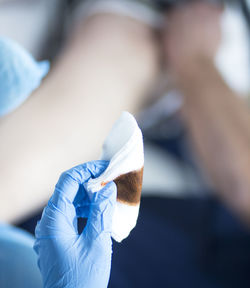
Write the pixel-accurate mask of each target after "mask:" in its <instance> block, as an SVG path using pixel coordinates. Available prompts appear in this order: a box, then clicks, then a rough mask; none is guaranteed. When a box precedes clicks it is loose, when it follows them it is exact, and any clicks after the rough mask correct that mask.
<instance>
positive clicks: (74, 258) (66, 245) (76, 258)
mask: <svg viewBox="0 0 250 288" xmlns="http://www.w3.org/2000/svg"><path fill="white" fill-rule="evenodd" d="M107 166H108V162H107V161H95V162H88V163H86V164H83V165H79V166H77V167H75V168H73V169H71V170H68V171H66V172H64V173H63V174H62V175H61V177H60V179H59V181H58V183H57V184H56V187H55V192H54V194H53V196H52V197H51V199H50V200H49V202H48V205H47V207H46V208H45V209H44V211H43V215H42V218H41V220H40V222H39V223H38V224H37V227H36V231H35V234H36V242H35V245H34V249H35V251H36V252H37V254H38V266H39V268H40V271H41V274H42V277H43V281H44V287H45V288H52V287H53V288H59V287H60V288H65V287H67V288H69V287H70V288H77V287H81V288H84V287H86V288H104V287H107V286H108V281H109V276H110V267H111V254H112V240H111V228H112V216H113V212H114V207H115V202H116V185H115V183H114V182H110V183H109V184H107V185H106V186H105V187H104V188H103V189H102V190H100V191H99V192H96V193H94V194H93V197H91V198H92V199H91V200H90V198H89V197H88V195H87V193H86V191H85V190H84V188H83V185H82V184H83V183H85V182H86V181H88V180H89V179H90V178H91V177H92V178H93V177H98V176H99V175H100V174H101V173H102V172H103V171H104V170H105V169H106V168H107ZM79 215H80V216H82V215H85V216H87V217H88V221H87V225H86V227H85V228H84V230H83V232H82V233H81V234H80V235H79V234H78V230H77V217H78V216H79Z"/></svg>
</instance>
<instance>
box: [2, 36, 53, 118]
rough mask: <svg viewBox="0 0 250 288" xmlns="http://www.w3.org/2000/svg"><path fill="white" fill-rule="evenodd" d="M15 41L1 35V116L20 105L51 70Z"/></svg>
mask: <svg viewBox="0 0 250 288" xmlns="http://www.w3.org/2000/svg"><path fill="white" fill-rule="evenodd" d="M49 67H50V65H49V62H48V61H41V62H37V61H35V59H34V58H33V57H32V56H31V55H30V54H29V52H28V51H26V50H25V49H24V48H23V47H21V46H20V45H19V44H18V43H16V42H15V41H13V40H11V39H8V38H5V37H0V117H1V116H3V115H6V114H8V113H9V112H11V111H13V110H14V109H16V108H17V107H18V106H20V105H21V104H22V103H23V102H24V101H25V100H26V99H27V98H28V97H29V95H30V94H31V93H32V91H34V90H35V89H36V88H37V87H38V86H39V85H40V83H41V80H42V78H43V77H44V76H46V74H47V73H48V71H49Z"/></svg>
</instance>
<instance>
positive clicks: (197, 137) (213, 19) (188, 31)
mask: <svg viewBox="0 0 250 288" xmlns="http://www.w3.org/2000/svg"><path fill="white" fill-rule="evenodd" d="M222 11H223V6H220V5H218V4H214V3H213V4H212V3H205V2H203V3H201V2H198V1H193V2H192V3H188V4H186V5H184V6H180V7H177V8H175V9H173V10H172V11H171V12H169V13H168V14H167V17H166V30H165V33H164V45H165V58H166V62H167V65H168V67H167V68H168V70H169V74H170V75H171V76H172V80H173V81H174V82H175V83H174V85H176V87H177V89H179V90H180V91H181V93H182V95H183V99H184V101H183V106H182V109H181V113H180V114H181V116H182V119H183V120H184V122H185V126H186V128H187V131H188V132H189V137H190V139H191V142H192V144H193V145H192V147H193V150H194V153H195V154H196V156H197V158H196V159H198V161H199V160H200V161H199V167H201V168H202V170H203V171H204V172H205V174H206V176H207V177H206V178H207V179H208V181H209V186H210V187H212V188H213V190H214V192H215V193H217V195H218V196H219V197H220V199H221V200H222V201H223V202H224V203H225V204H226V205H227V206H228V207H229V208H230V209H231V210H232V211H233V212H234V213H236V214H237V215H238V216H239V217H240V218H241V219H242V220H243V221H244V222H246V223H247V225H248V226H249V227H250V193H249V191H250V179H249V175H250V130H249V123H250V113H249V107H248V106H247V104H246V103H245V102H244V100H243V99H241V98H240V97H239V95H237V94H236V93H235V92H234V91H232V90H231V88H230V87H228V85H227V84H226V83H225V81H224V79H223V78H222V76H221V75H220V73H219V71H218V70H217V68H216V66H215V65H214V58H215V56H216V52H217V49H218V48H219V44H220V38H221V23H220V16H221V13H222ZM233 56H234V55H232V57H233ZM235 73H237V67H235Z"/></svg>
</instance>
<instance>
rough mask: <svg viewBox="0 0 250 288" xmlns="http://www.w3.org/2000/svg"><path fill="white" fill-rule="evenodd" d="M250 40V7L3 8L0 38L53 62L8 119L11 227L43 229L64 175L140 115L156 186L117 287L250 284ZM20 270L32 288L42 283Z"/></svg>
mask: <svg viewBox="0 0 250 288" xmlns="http://www.w3.org/2000/svg"><path fill="white" fill-rule="evenodd" d="M249 33H250V1H249V0H238V1H237V0H235V1H233V0H231V1H230V0H228V1H227V0H225V1H220V0H210V1H209V0H207V1H206V0H203V1H199V0H197V1H191V0H159V1H156V0H155V1H153V0H151V1H150V0H90V1H87V0H85V1H84V0H71V1H70V0H68V1H67V0H0V36H1V37H2V36H5V37H8V38H11V39H13V40H15V41H17V42H18V43H19V44H20V45H22V46H23V47H24V48H26V49H27V50H28V51H29V52H30V53H31V54H32V55H33V57H34V58H35V59H36V60H44V59H48V60H50V62H51V70H50V72H49V73H48V75H47V77H46V79H45V80H44V81H43V83H42V84H41V86H40V87H38V88H37V89H36V91H34V92H33V93H32V94H31V95H30V97H29V99H28V100H27V101H25V102H24V103H23V104H22V105H21V106H20V107H18V108H17V109H16V110H15V111H13V112H11V113H10V114H8V115H7V116H4V117H2V118H0V139H1V141H0V142H1V143H0V172H1V173H0V187H1V188H0V197H1V201H0V205H1V206H0V221H1V222H3V223H7V224H12V225H14V226H16V227H18V229H19V228H21V229H23V230H26V231H27V232H29V233H31V234H34V229H35V225H36V222H37V221H38V220H39V219H40V217H41V211H42V209H43V207H44V205H45V204H46V202H47V201H48V199H49V196H50V195H51V193H52V191H53V187H54V184H55V183H56V181H57V178H58V176H59V175H60V173H61V172H62V171H64V170H66V169H68V168H70V167H72V166H74V165H77V164H80V163H82V162H85V161H88V160H93V159H97V158H98V157H99V153H100V150H101V145H102V143H103V140H104V139H105V136H106V135H107V133H108V131H109V129H110V127H111V126H112V123H113V122H114V120H115V119H116V118H117V117H118V116H119V114H120V112H121V111H123V110H128V111H130V112H132V113H133V114H135V116H136V118H137V120H138V123H139V126H140V127H141V129H142V131H143V134H144V143H145V173H144V184H143V191H142V202H141V209H140V216H139V220H138V224H137V227H136V228H135V229H134V230H133V231H132V233H131V235H130V237H129V238H127V239H126V240H124V241H123V242H122V243H121V244H118V243H115V242H114V248H113V250H114V252H113V262H112V272H111V279H110V284H109V287H111V288H115V287H119V288H123V287H144V288H145V287H169V288H179V287H180V288H181V287H187V286H188V287H192V288H196V287H197V288H198V287H199V288H200V287H203V288H205V287H211V288H217V287H218V288H221V287H226V288H230V287H232V288H233V287H241V288H244V287H249V286H250V273H249V269H250V230H249V229H250V228H249V227H250V113H249V105H250V104H249V103H250V102H249V101H250V81H249V80H250V42H249V39H250V38H249ZM0 65H1V63H0ZM0 85H1V84H0ZM79 225H82V224H81V223H80V224H79ZM2 231H3V232H0V260H1V259H2V261H7V260H6V259H9V258H10V256H9V255H10V254H8V253H9V252H10V251H12V250H11V249H12V248H11V247H12V246H13V245H12V246H11V245H10V246H8V245H7V246H4V245H5V244H4V243H6V241H9V240H6V235H7V234H8V233H7V232H6V230H4V229H3V230H2ZM6 233H7V234H6ZM10 234H11V236H10V238H11V239H12V241H14V240H15V239H17V238H18V237H19V236H16V235H15V234H13V233H10ZM25 235H26V234H25ZM26 236H27V235H26ZM26 236H25V237H26ZM7 238H8V237H7ZM1 239H2V240H1ZM13 239H14V240H13ZM27 239H28V240H27V243H28V244H27V245H26V244H24V246H25V245H26V246H25V247H26V248H27V247H29V250H30V252H27V254H29V253H30V254H29V255H31V254H32V253H33V252H32V248H31V246H32V245H31V244H30V243H31V242H30V241H31V240H30V236H27ZM14 242H15V241H14ZM1 243H2V244H1ZM24 243H26V242H25V240H24ZM24 246H22V245H21V246H20V249H19V250H18V251H19V252H16V251H15V253H14V255H16V256H15V257H16V260H15V257H14V256H12V257H14V260H13V259H12V263H13V261H14V262H15V263H18V261H23V257H24V256H23V254H22V253H23V249H26V248H23V247H24ZM1 247H2V248H3V247H7V248H4V249H1ZM3 250H5V251H7V252H8V253H6V255H5V254H4V253H3V252H2V251H3ZM12 252H13V251H12ZM19 253H20V256H19ZM32 257H33V256H32ZM3 259H5V260H3ZM20 259H21V260H20ZM6 263H7V262H6ZM27 263H28V264H27V267H31V266H32V265H36V264H35V256H34V257H33V258H32V260H30V259H28V260H27ZM8 265H9V266H8V267H10V265H12V264H11V263H10V264H8ZM12 266H13V265H12ZM16 266H17V267H16ZM16 266H13V267H12V268H11V269H12V270H11V271H12V272H11V273H16V272H15V271H16V270H17V271H19V272H20V271H21V273H20V276H17V277H20V281H19V283H20V287H40V286H39V285H41V284H32V285H37V286H26V284H23V285H22V284H21V282H22V277H23V275H26V274H25V273H27V275H30V274H31V273H37V271H36V272H30V270H29V271H28V272H27V271H26V272H23V270H22V269H23V267H22V268H21V267H20V266H18V265H16ZM14 269H16V270H14ZM30 269H31V270H32V269H33V268H30ZM34 270H35V268H34ZM4 273H7V272H4ZM6 275H7V274H6ZM6 277H7V276H6ZM27 277H28V276H27ZM37 277H38V278H39V276H37ZM35 278H36V277H34V279H33V280H32V281H34V282H30V283H36V279H35ZM1 279H2V278H1V277H0V280H1ZM2 281H4V280H3V279H2ZM37 281H38V282H39V281H40V280H37ZM13 285H14V284H13ZM30 285H31V284H30ZM1 287H17V286H11V284H9V286H1ZM18 287H19V286H18Z"/></svg>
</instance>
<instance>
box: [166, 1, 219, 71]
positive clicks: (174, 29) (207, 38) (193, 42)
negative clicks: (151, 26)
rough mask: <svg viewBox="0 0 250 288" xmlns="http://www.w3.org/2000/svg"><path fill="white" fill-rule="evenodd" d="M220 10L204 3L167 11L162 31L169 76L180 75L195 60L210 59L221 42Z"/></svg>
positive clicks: (213, 5) (195, 3) (194, 3)
mask: <svg viewBox="0 0 250 288" xmlns="http://www.w3.org/2000/svg"><path fill="white" fill-rule="evenodd" d="M222 11H223V7H222V6H220V5H215V4H209V3H205V2H199V1H198V2H197V1H194V2H193V3H188V4H186V5H181V6H179V7H177V8H175V9H173V10H171V11H170V12H169V13H168V14H167V16H166V25H165V27H166V28H165V31H164V47H165V57H166V61H167V65H168V68H169V70H170V73H171V72H173V73H177V76H178V73H182V70H187V69H189V67H188V65H189V66H190V65H192V64H193V63H194V62H195V61H197V60H198V61H199V60H204V59H205V60H212V61H213V59H214V56H215V54H216V52H217V49H218V47H219V44H220V40H221V25H220V17H221V13H222Z"/></svg>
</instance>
